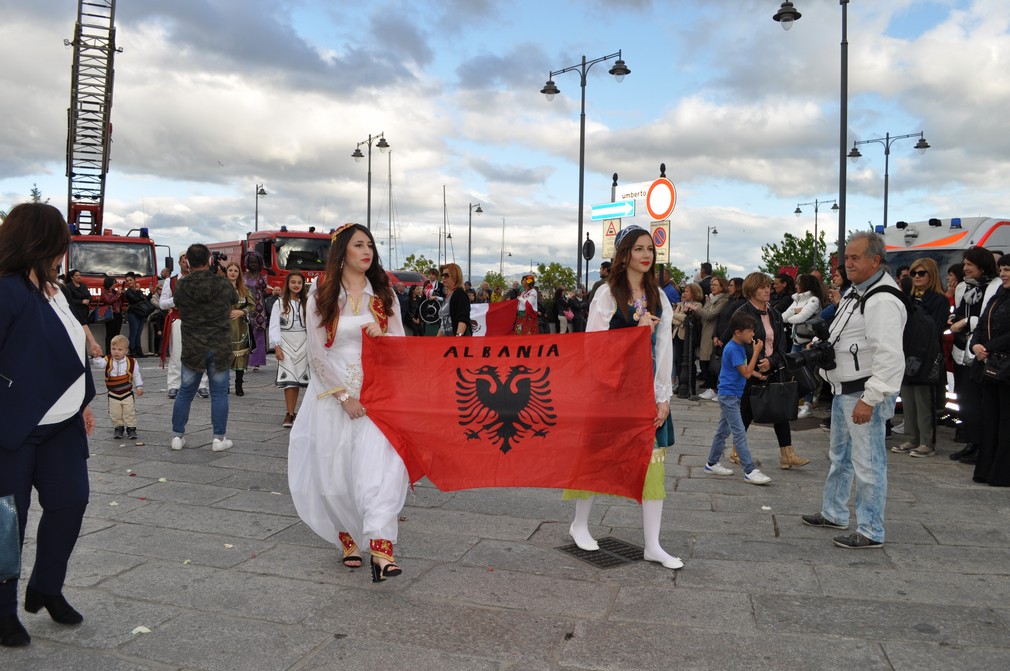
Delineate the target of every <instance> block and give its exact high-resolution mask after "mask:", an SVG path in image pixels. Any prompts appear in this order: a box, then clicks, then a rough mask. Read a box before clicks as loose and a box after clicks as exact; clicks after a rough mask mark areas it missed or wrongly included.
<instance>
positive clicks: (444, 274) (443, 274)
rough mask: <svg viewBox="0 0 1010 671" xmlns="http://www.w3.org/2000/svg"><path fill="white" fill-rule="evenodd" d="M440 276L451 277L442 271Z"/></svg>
mask: <svg viewBox="0 0 1010 671" xmlns="http://www.w3.org/2000/svg"><path fill="white" fill-rule="evenodd" d="M442 277H451V275H449V273H442Z"/></svg>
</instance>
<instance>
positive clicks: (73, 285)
mask: <svg viewBox="0 0 1010 671" xmlns="http://www.w3.org/2000/svg"><path fill="white" fill-rule="evenodd" d="M64 288H65V289H66V292H65V293H66V296H67V302H68V303H70V309H71V310H73V311H74V316H75V317H77V321H78V322H79V323H81V324H87V323H88V313H89V312H90V311H91V292H90V291H89V290H88V288H87V287H86V286H84V283H83V282H81V271H79V270H71V271H70V272H69V273H67V283H66V285H64Z"/></svg>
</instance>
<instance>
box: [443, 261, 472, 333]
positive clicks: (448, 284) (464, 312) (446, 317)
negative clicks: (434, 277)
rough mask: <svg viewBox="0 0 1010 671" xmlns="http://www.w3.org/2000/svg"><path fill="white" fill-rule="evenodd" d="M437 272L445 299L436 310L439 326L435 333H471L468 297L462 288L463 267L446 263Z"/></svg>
mask: <svg viewBox="0 0 1010 671" xmlns="http://www.w3.org/2000/svg"><path fill="white" fill-rule="evenodd" d="M439 272H440V274H441V277H442V286H444V287H445V301H443V303H442V307H440V308H439V310H438V318H439V321H440V323H441V328H440V329H439V331H438V333H437V334H436V335H440V336H469V335H473V327H472V326H471V325H470V297H469V296H467V293H466V290H465V289H464V288H463V269H462V268H460V267H459V264H456V263H447V264H445V265H444V266H442V267H441V268H439Z"/></svg>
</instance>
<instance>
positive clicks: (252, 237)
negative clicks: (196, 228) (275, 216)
mask: <svg viewBox="0 0 1010 671" xmlns="http://www.w3.org/2000/svg"><path fill="white" fill-rule="evenodd" d="M207 246H208V247H209V248H210V250H211V251H212V252H219V253H221V254H224V255H225V256H226V257H227V259H228V261H238V262H239V263H242V259H243V257H244V256H245V255H246V253H247V252H253V251H255V252H259V253H260V255H261V256H262V257H263V272H264V273H266V276H267V284H269V285H270V286H272V287H283V286H284V282H285V281H286V279H287V276H288V275H289V274H290V273H291V271H293V270H297V271H299V272H300V273H302V274H303V275H305V279H306V280H307V281H309V282H315V281H316V280H318V278H319V276H320V275H322V274H323V273H324V272H325V271H326V257H327V256H329V253H330V234H329V233H318V232H316V230H315V228H314V227H310V228H309V230H308V232H305V231H289V230H288V228H287V226H281V228H280V230H277V231H256V232H254V233H248V234H247V235H246V237H245V239H244V240H232V241H229V242H214V243H211V244H209V245H207Z"/></svg>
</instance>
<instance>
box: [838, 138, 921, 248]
mask: <svg viewBox="0 0 1010 671" xmlns="http://www.w3.org/2000/svg"><path fill="white" fill-rule="evenodd" d="M910 137H917V138H919V141H918V142H916V143H915V148H916V149H917V150H919V153H920V154H925V153H926V150H927V149H929V143H928V142H926V138H925V137H924V136H923V133H922V131H919V132H918V133H908V134H907V135H895V136H894V137H891V134H890V133H884V137H875V138H873V139H871V140H859V141H858V142H853V143H852V151H850V152H849V158H850V159H852V162H853V163H855V162H856V161H858V160H859V157H860V156H862V154H860V153H859V149H857V147H858V146H859V145H861V144H869V143H871V142H877V143H879V144H882V145H883V146H884V228H887V184H888V181H889V174H888V173H889V170H890V167H889V164H890V160H891V144H892V143H893V142H895V141H896V140H905V139H908V138H910Z"/></svg>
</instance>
